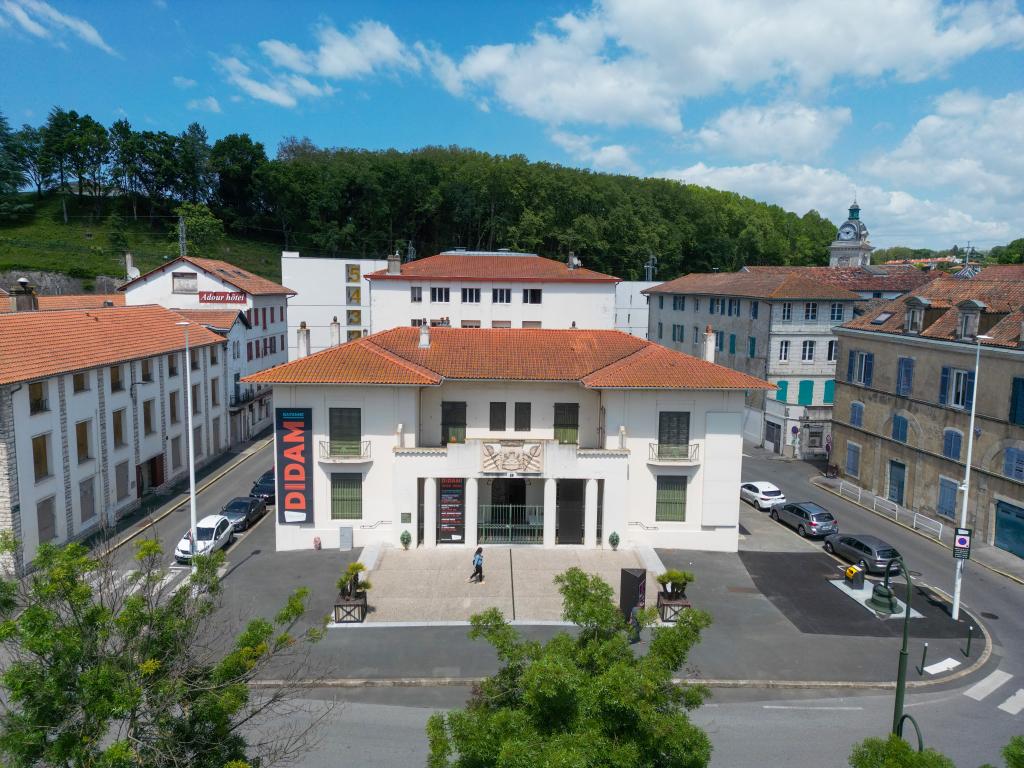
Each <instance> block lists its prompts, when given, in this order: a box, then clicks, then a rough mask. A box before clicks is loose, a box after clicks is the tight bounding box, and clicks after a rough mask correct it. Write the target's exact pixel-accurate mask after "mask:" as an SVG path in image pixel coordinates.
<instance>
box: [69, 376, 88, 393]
mask: <svg viewBox="0 0 1024 768" xmlns="http://www.w3.org/2000/svg"><path fill="white" fill-rule="evenodd" d="M71 381H72V384H71V388H72V389H73V391H74V392H75V394H78V393H79V392H88V391H89V374H88V373H76V374H74V375H73V376H72V377H71Z"/></svg>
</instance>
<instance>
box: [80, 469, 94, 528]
mask: <svg viewBox="0 0 1024 768" xmlns="http://www.w3.org/2000/svg"><path fill="white" fill-rule="evenodd" d="M78 515H79V517H78V519H79V520H80V521H81V523H82V524H85V523H87V522H89V521H90V520H92V519H93V518H94V517H96V479H95V478H94V477H87V478H85V480H82V481H81V482H80V483H79V484H78Z"/></svg>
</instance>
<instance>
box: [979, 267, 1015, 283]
mask: <svg viewBox="0 0 1024 768" xmlns="http://www.w3.org/2000/svg"><path fill="white" fill-rule="evenodd" d="M978 277H979V278H981V279H982V280H1024V264H993V265H992V266H991V267H982V269H981V271H980V272H979V273H978Z"/></svg>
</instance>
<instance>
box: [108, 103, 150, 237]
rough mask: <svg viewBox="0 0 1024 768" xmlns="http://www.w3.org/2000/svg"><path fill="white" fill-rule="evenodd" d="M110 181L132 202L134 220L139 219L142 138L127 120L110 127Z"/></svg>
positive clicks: (119, 121) (141, 188)
mask: <svg viewBox="0 0 1024 768" xmlns="http://www.w3.org/2000/svg"><path fill="white" fill-rule="evenodd" d="M109 134H110V180H111V182H112V183H113V185H114V187H115V188H116V189H117V191H118V192H119V193H120V194H121V195H122V196H123V197H125V198H127V199H128V200H130V201H131V204H132V218H133V219H138V217H139V210H138V201H139V195H140V194H141V193H142V191H143V187H142V179H141V176H142V150H143V143H142V137H141V136H139V134H138V133H136V132H135V131H133V130H132V126H131V123H129V122H128V121H127V120H118V121H117V122H115V123H114V124H113V125H112V126H110V131H109Z"/></svg>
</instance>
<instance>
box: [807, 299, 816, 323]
mask: <svg viewBox="0 0 1024 768" xmlns="http://www.w3.org/2000/svg"><path fill="white" fill-rule="evenodd" d="M817 319H818V303H817V302H816V301H808V302H806V303H805V304H804V320H817Z"/></svg>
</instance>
